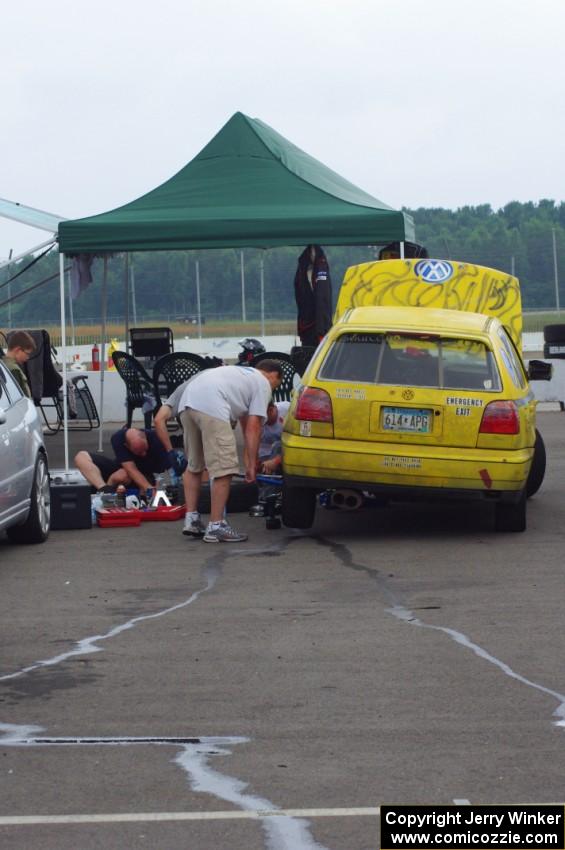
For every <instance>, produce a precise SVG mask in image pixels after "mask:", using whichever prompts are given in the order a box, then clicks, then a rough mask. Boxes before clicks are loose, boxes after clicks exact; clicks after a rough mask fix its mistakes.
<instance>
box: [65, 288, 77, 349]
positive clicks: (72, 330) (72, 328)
mask: <svg viewBox="0 0 565 850" xmlns="http://www.w3.org/2000/svg"><path fill="white" fill-rule="evenodd" d="M67 290H68V293H69V319H70V320H71V345H72V346H73V348H74V347H75V345H76V342H75V316H74V312H73V293H72V291H71V290H72V284H71V273H70V272H67Z"/></svg>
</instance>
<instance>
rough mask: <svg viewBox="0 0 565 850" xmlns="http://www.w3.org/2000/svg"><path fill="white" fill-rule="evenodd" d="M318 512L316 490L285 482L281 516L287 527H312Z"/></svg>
mask: <svg viewBox="0 0 565 850" xmlns="http://www.w3.org/2000/svg"><path fill="white" fill-rule="evenodd" d="M315 513H316V491H315V490H312V489H310V488H309V487H287V486H286V485H285V484H283V490H282V509H281V518H282V521H283V525H285V526H286V527H287V528H312V524H313V522H314V516H315Z"/></svg>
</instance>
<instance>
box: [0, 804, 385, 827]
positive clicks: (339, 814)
mask: <svg viewBox="0 0 565 850" xmlns="http://www.w3.org/2000/svg"><path fill="white" fill-rule="evenodd" d="M379 815H380V808H379V806H374V807H358V808H347V809H274V810H272V811H271V810H269V809H263V810H257V811H226V812H122V813H117V814H99V815H20V816H7V817H0V826H34V825H38V824H42V825H48V824H60V823H77V824H78V823H139V822H142V821H152V822H156V821H185V820H263V819H264V818H285V817H288V818H351V817H377V816H379Z"/></svg>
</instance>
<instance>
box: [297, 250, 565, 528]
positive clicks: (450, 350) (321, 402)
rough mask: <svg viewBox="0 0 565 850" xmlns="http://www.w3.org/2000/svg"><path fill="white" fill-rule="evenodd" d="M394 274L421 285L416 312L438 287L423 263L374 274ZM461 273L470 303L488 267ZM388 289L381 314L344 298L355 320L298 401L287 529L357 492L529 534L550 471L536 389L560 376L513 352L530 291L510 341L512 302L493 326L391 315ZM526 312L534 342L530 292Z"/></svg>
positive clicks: (453, 316)
mask: <svg viewBox="0 0 565 850" xmlns="http://www.w3.org/2000/svg"><path fill="white" fill-rule="evenodd" d="M433 262H435V261H432V263H433ZM442 262H444V263H445V261H442ZM399 263H400V264H403V265H398V264H399ZM391 265H392V266H393V267H394V269H395V270H396V272H395V275H394V280H396V281H397V280H398V275H399V274H400V273H401V272H402V271H403V270H404V271H406V273H407V274H408V277H409V278H410V280H411V282H412V285H411V287H409V288H410V291H411V293H412V295H411V297H412V299H413V300H414V299H415V298H416V295H415V288H417V287H415V284H417V285H419V284H421V283H422V282H423V283H425V281H422V280H421V278H420V277H418V276H417V266H418V265H419V264H418V263H415V262H414V261H397V260H396V261H387V262H379V263H373V264H366V266H367V267H371V268H372V267H374V266H379V267H382V266H388V267H390V266H391ZM420 265H421V261H420ZM447 265H450V267H451V268H452V269H453V276H455V275H456V273H459V293H460V294H461V291H462V290H465V286H464V285H463V283H462V282H464V281H465V280H466V281H467V283H468V282H469V280H470V279H474V280H476V278H474V277H472V278H469V273H470V270H471V269H472V270H475V271H476V270H477V268H479V267H476V266H473V267H470V266H468V265H467V264H457V265H455V264H447ZM356 269H359V267H356ZM379 271H382V269H380V270H379ZM484 271H487V272H488V271H490V272H493V270H484ZM349 272H351V270H349ZM493 274H498V275H499V277H500V275H501V273H495V272H493ZM350 277H351V275H350ZM512 280H514V281H515V279H512ZM347 281H348V278H347V276H346V283H344V288H345V287H346V284H347ZM452 283H453V282H452ZM365 284H366V277H365ZM433 285H434V288H435V289H436V290H437V287H436V283H435V282H434V284H433ZM516 285H517V281H516ZM385 288H386V287H385ZM381 289H382V287H381ZM513 289H514V290H515V287H513ZM378 290H379V287H378V286H377V287H373V293H372V296H371V297H369V296H368V291H369V289H368V288H367V286H366V285H365V286H364V288H363V293H362V297H363V300H364V302H365V303H367V301H369V303H370V302H371V301H372V302H373V304H374V303H375V302H376V303H377V304H378V306H355V298H353V297H351V293H348V294H347V298H346V300H347V302H348V303H349V304H351V303H352V304H353V306H352V307H349V308H348V307H347V305H344V302H343V299H341V298H340V302H338V311H337V312H338V314H339V312H340V309H341V310H343V313H342V315H341V316H340V317H339V318H338V321H337V322H336V323H335V324H334V326H333V327H332V328H331V330H330V331H329V333H328V335H327V336H326V338H325V339H324V340H323V342H322V343H321V344H320V346H319V347H318V349H317V351H316V353H315V354H314V357H313V359H312V361H311V363H310V365H309V367H308V369H307V371H306V372H305V374H304V375H303V377H302V385H301V386H300V387H299V388H298V390H297V392H296V393H295V395H294V398H293V401H292V404H291V407H290V410H289V413H288V416H287V418H286V421H285V427H284V433H283V464H284V485H283V504H282V519H283V523H284V524H285V525H287V526H290V527H294V528H309V527H310V526H311V525H312V523H313V520H314V514H315V507H316V502H317V498H316V495H317V493H318V492H320V491H325V490H330V491H332V490H333V491H336V490H337V491H339V490H342V489H343V488H347V489H349V490H351V489H352V490H355V491H358V492H359V493H368V494H376V495H380V496H384V497H386V498H390V499H392V500H395V499H396V500H399V501H400V500H402V501H405V500H407V499H418V498H420V499H421V498H423V499H426V500H429V499H430V498H434V497H439V498H443V499H449V500H452V499H453V498H461V499H482V500H487V501H491V502H493V503H494V506H495V511H496V513H495V523H496V529H497V530H498V531H524V530H525V528H526V499H527V496H528V495H531V494H532V493H533V492H535V490H537V488H538V487H539V486H540V484H541V479H542V478H543V472H544V470H545V450H544V448H543V441H542V440H541V436H540V435H539V434H537V432H536V427H535V416H536V401H535V399H534V396H533V393H532V391H531V389H530V387H529V383H528V381H529V379H530V378H533V377H535V378H536V379H544V378H545V379H547V378H549V377H550V374H551V367H550V366H548V364H545V363H541V362H540V361H533V363H532V364H530V369H529V370H528V369H526V367H525V366H524V363H523V361H522V357H521V354H520V351H519V347H518V345H517V344H516V341H517V340H516V339H513V336H514V337H515V338H517V333H516V300H515V298H516V292H515V291H514V295H513V296H512V303H513V309H512V311H511V312H512V315H513V319H514V326H513V327H512V322H510V324H509V325H508V326H507V327H508V328H509V329H507V327H505V325H504V324H503V322H502V321H501V319H500V318H497V316H496V315H494V313H495V312H499V313H500V312H502V313H504V310H502V311H501V309H500V308H501V303H502V302H501V301H500V299H498V302H488V303H487V302H485V303H484V305H483V308H485V307H486V309H487V310H489V312H490V313H491V315H488V314H487V313H485V312H483V313H480V312H470V311H468V310H461V309H451V308H448V309H445V308H438V307H436V306H422V304H420V303H417V304H416V305H415V306H385V305H382V300H383V298H382V292H381V295H380V296H379V294H378ZM387 291H388V292H389V294H390V290H387ZM399 291H400V290H399V288H398V287H397V288H396V295H395V299H394V300H396V301H398V300H399V296H398V293H399ZM509 291H510V290H509V289H508V287H507V290H506V292H507V293H508V292H509ZM342 292H343V290H342ZM422 292H423V293H424V294H425V295H426V297H425V298H422V300H423V301H424V303H425V304H426V305H427V304H430V303H432V304H433V301H434V298H432V295H433V293H432V291H431V289H430V287H429V286H428V288H426V287H424V288H423V289H422ZM439 292H442V291H441V290H437V291H436V294H438V293H439ZM451 294H453V290H451ZM442 295H443V303H457V304H458V305H459V304H461V301H460V300H458V299H455V301H454V299H452V298H451V299H446V298H445V295H446V290H443V292H442ZM418 297H419V296H418ZM406 300H408V299H406ZM435 300H436V302H437V300H438V299H437V298H436V299H435ZM495 304H496V306H493V305H495ZM340 305H341V306H340ZM381 305H382V306H381ZM517 306H518V311H519V312H520V330H521V308H520V305H519V290H518V305H517ZM506 307H508V303H507V304H506ZM502 318H505V317H504V316H502ZM506 318H509V317H508V316H506ZM534 455H536V461H535V464H534V467H532V462H533V459H534Z"/></svg>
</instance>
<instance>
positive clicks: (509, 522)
mask: <svg viewBox="0 0 565 850" xmlns="http://www.w3.org/2000/svg"><path fill="white" fill-rule="evenodd" d="M495 529H496V531H503V532H506V531H508V532H510V531H525V530H526V490H525V489H524V490H522V492H521V493H520V498H519V500H518V501H517V502H498V503H497V505H496V514H495Z"/></svg>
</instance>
